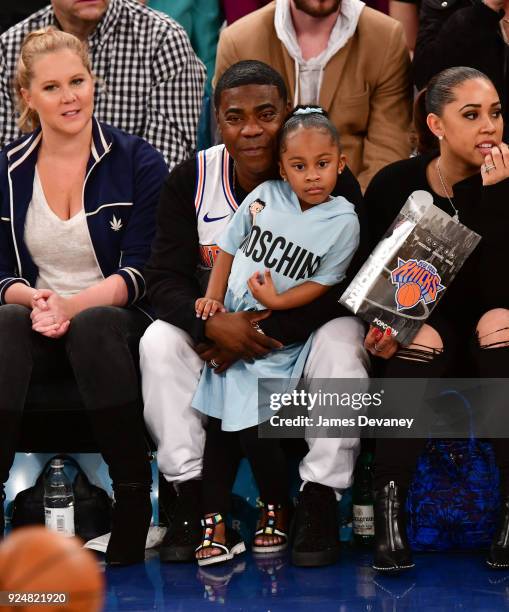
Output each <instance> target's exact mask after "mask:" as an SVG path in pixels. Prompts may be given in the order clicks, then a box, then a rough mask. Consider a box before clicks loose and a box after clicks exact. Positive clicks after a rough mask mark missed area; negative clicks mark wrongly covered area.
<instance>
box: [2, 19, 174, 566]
mask: <svg viewBox="0 0 509 612" xmlns="http://www.w3.org/2000/svg"><path fill="white" fill-rule="evenodd" d="M48 84H50V86H48ZM16 91H17V94H18V96H19V99H20V111H21V118H20V127H21V128H22V129H23V131H29V130H30V128H31V127H32V128H33V127H35V130H34V131H33V132H32V133H30V134H28V135H25V136H23V137H22V138H21V139H19V140H17V141H15V142H14V143H11V144H10V145H7V147H5V148H4V150H3V151H2V152H1V153H0V219H1V221H0V341H1V343H2V352H1V358H0V360H1V362H0V385H1V388H2V394H1V395H0V496H2V497H3V490H4V484H5V482H6V480H7V478H8V475H9V470H10V467H11V464H12V461H13V459H14V452H15V449H16V443H17V438H18V434H19V430H20V427H21V417H22V413H23V408H24V403H25V399H26V395H27V389H28V386H29V383H30V380H31V379H32V376H34V377H35V378H37V377H40V376H41V375H43V376H52V377H56V378H58V377H61V376H64V377H65V375H66V374H68V373H69V372H70V371H72V373H73V375H74V378H75V379H76V382H77V384H78V390H79V392H80V395H81V398H82V401H83V403H84V405H85V407H86V409H87V417H88V419H89V421H90V424H91V426H92V432H93V434H94V437H95V440H96V442H97V446H98V447H99V450H100V451H101V453H102V455H103V458H104V459H105V461H106V463H107V464H108V468H109V473H110V476H111V478H112V480H113V489H114V492H115V506H114V511H113V520H112V532H111V537H110V540H109V543H108V548H107V551H106V561H107V563H110V564H116V565H124V564H130V563H135V562H138V561H142V560H143V559H144V556H145V542H146V538H147V532H148V528H149V524H150V519H151V516H152V505H151V501H150V485H151V480H152V478H151V469H150V463H149V460H148V455H147V445H146V443H145V439H144V430H143V420H142V416H141V406H140V389H139V384H138V376H137V361H136V358H137V351H136V347H137V344H138V340H139V338H140V336H141V334H142V333H143V331H144V330H145V328H146V327H147V325H148V324H149V322H150V317H149V315H148V314H147V313H148V311H147V307H148V306H147V304H146V301H145V300H144V295H145V281H144V277H143V268H144V265H145V262H146V260H147V258H148V255H149V252H150V243H151V241H152V238H153V235H154V233H155V212H156V205H157V200H158V196H159V191H160V188H161V185H162V183H163V181H164V179H165V178H166V176H167V174H168V170H167V166H166V163H165V161H164V158H163V157H162V155H161V154H160V153H158V152H157V151H156V150H155V149H154V148H153V147H152V146H151V145H149V144H148V143H147V142H146V141H144V140H143V139H141V138H138V137H137V136H131V135H128V134H125V133H124V132H121V131H120V130H117V129H116V128H113V127H111V126H108V125H106V124H102V123H99V122H98V121H97V120H96V119H95V118H94V116H93V109H94V81H93V77H92V73H91V69H90V62H89V58H88V55H87V51H86V48H85V45H84V44H83V43H82V42H81V41H80V40H78V38H76V37H75V36H72V35H71V34H68V33H66V32H62V31H61V30H57V29H55V28H48V29H46V30H39V31H36V32H32V33H31V34H29V35H28V36H27V38H26V40H25V42H24V43H23V46H22V50H21V59H20V62H19V68H18V71H17V75H16ZM3 527H4V516H3V504H2V505H1V508H0V534H3Z"/></svg>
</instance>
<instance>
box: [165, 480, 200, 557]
mask: <svg viewBox="0 0 509 612" xmlns="http://www.w3.org/2000/svg"><path fill="white" fill-rule="evenodd" d="M200 521H201V480H188V481H186V482H181V483H179V484H178V485H177V499H176V502H175V508H174V512H173V517H172V520H171V523H170V526H169V527H168V530H167V532H166V534H165V536H164V539H163V541H162V543H161V546H160V548H159V559H160V560H161V561H162V562H163V563H182V562H190V561H196V559H195V549H196V547H197V546H198V545H199V544H200V542H201V538H202V528H201V523H200Z"/></svg>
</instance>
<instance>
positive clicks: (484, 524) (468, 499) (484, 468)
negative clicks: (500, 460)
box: [407, 438, 500, 551]
mask: <svg viewBox="0 0 509 612" xmlns="http://www.w3.org/2000/svg"><path fill="white" fill-rule="evenodd" d="M499 506H500V492H499V473H498V468H497V466H496V462H495V455H494V452H493V447H492V445H491V444H490V443H489V442H483V441H480V440H476V439H474V438H471V439H469V440H430V441H429V442H428V444H427V446H426V450H425V451H424V453H423V454H422V455H421V457H420V459H419V461H418V464H417V470H416V473H415V477H414V480H413V482H412V485H411V487H410V489H409V492H408V498H407V516H408V536H409V540H410V545H411V546H412V549H413V550H416V551H418V550H420V551H426V550H440V551H441V550H451V549H456V550H465V549H473V548H482V547H486V546H488V545H489V544H490V542H491V539H492V537H493V535H494V532H495V529H496V523H497V519H498V512H499Z"/></svg>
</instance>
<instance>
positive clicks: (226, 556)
mask: <svg viewBox="0 0 509 612" xmlns="http://www.w3.org/2000/svg"><path fill="white" fill-rule="evenodd" d="M221 523H224V519H223V517H222V515H221V514H214V515H213V516H207V517H205V518H203V519H202V520H201V524H202V527H203V540H202V543H201V544H200V545H199V546H198V547H197V548H196V550H195V551H194V552H195V554H196V553H197V552H198V551H200V550H202V549H203V548H217V549H219V550H222V551H223V554H221V555H211V556H210V557H203V558H202V559H198V558H197V559H196V560H197V561H198V565H200V566H203V565H213V564H215V563H224V562H225V561H229V560H230V559H233V557H234V556H235V555H240V554H241V553H243V552H246V545H245V544H244V542H243V540H242V538H241V537H240V535H239V534H238V533H237V532H236V531H235V530H234V529H230V528H229V527H228V526H225V543H224V544H222V543H221V542H216V541H215V540H214V534H215V531H216V525H219V524H221Z"/></svg>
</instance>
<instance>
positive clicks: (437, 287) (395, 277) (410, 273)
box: [391, 257, 445, 310]
mask: <svg viewBox="0 0 509 612" xmlns="http://www.w3.org/2000/svg"><path fill="white" fill-rule="evenodd" d="M440 281H441V278H440V275H439V274H438V272H437V269H436V268H435V266H433V265H432V264H430V263H428V262H427V261H424V260H422V259H420V260H419V261H417V260H416V259H408V260H406V261H405V260H404V259H401V258H400V257H398V267H397V268H395V269H394V270H392V271H391V282H392V284H393V285H397V287H398V288H397V289H396V293H395V296H394V297H395V300H396V305H397V308H398V310H405V309H408V308H413V307H414V306H415V305H416V304H417V303H418V302H420V301H422V302H423V303H424V304H431V303H432V302H434V301H435V300H436V299H437V295H438V294H439V293H440V291H443V290H444V289H445V287H444V286H443V285H442V284H440Z"/></svg>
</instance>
